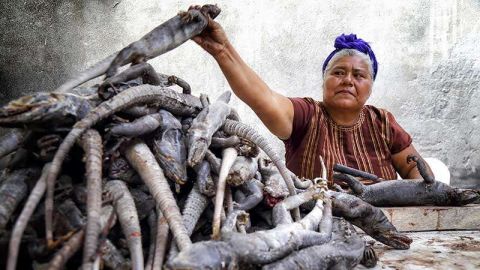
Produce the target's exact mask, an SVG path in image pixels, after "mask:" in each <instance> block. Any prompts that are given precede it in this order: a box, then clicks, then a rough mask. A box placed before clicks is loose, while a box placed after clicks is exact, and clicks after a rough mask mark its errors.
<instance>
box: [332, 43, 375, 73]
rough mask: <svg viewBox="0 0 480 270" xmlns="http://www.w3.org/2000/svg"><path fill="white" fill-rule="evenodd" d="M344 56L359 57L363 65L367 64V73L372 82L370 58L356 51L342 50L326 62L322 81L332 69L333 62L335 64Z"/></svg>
mask: <svg viewBox="0 0 480 270" xmlns="http://www.w3.org/2000/svg"><path fill="white" fill-rule="evenodd" d="M345 56H358V57H360V58H361V59H362V60H364V61H365V63H367V66H368V72H370V75H371V76H372V80H373V78H374V73H373V64H372V60H370V57H368V55H366V54H364V53H362V52H360V51H357V50H356V49H343V50H341V51H339V52H337V53H336V54H334V55H333V56H332V58H330V61H328V63H327V66H326V67H325V69H324V70H323V79H325V75H326V74H327V72H328V71H329V70H330V69H331V68H332V66H333V64H334V63H335V62H337V60H338V59H340V58H342V57H345Z"/></svg>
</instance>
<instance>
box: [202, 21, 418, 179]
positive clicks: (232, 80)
mask: <svg viewBox="0 0 480 270" xmlns="http://www.w3.org/2000/svg"><path fill="white" fill-rule="evenodd" d="M193 40H194V41H195V42H196V43H197V44H199V45H200V46H201V47H202V48H203V49H205V50H206V51H207V52H208V53H210V54H211V55H212V56H213V57H214V58H215V60H216V61H217V63H218V65H219V66H220V68H221V70H222V72H223V73H224V75H225V77H226V78H227V81H228V83H229V84H230V87H231V88H232V89H233V91H234V93H235V94H236V95H237V96H238V97H239V98H240V99H241V100H243V101H244V102H245V103H247V105H248V106H250V107H251V108H252V109H253V111H254V112H255V113H256V114H257V115H258V117H259V118H260V119H261V120H262V122H263V123H264V124H265V125H266V126H267V128H268V129H269V130H270V131H271V132H272V133H273V134H275V135H276V136H277V137H279V138H280V139H282V140H283V141H284V143H285V147H286V162H287V167H288V168H289V169H290V170H292V171H293V172H294V173H295V174H297V175H298V176H300V177H306V178H310V179H312V178H313V177H316V176H319V175H321V166H320V164H319V158H318V156H319V155H321V156H322V157H323V158H324V159H325V161H326V165H327V170H328V172H327V173H328V178H329V181H330V183H331V182H332V167H333V164H335V163H341V164H344V165H347V166H349V167H353V168H357V169H360V170H363V171H368V172H371V173H374V174H376V175H378V176H379V177H381V178H383V179H396V173H397V172H398V174H399V175H400V176H401V177H402V178H407V179H413V178H417V179H418V178H421V176H420V174H419V172H418V170H417V169H416V167H415V164H414V163H407V156H408V155H412V154H413V155H416V156H419V154H418V153H417V151H416V150H415V147H414V146H413V145H412V143H411V142H412V139H411V137H410V135H409V134H408V133H406V132H405V131H404V130H403V129H402V128H401V127H400V126H399V125H398V124H397V122H396V121H395V119H394V117H393V115H392V114H391V113H389V112H387V111H386V110H382V109H378V108H375V107H373V106H370V105H365V103H366V101H367V99H368V98H369V97H370V94H371V91H372V85H373V81H374V80H375V77H376V74H377V61H376V59H375V55H374V54H373V51H372V50H371V48H370V46H369V45H368V44H367V43H366V42H364V41H363V40H361V39H357V38H356V36H355V35H347V36H346V35H341V36H339V37H338V38H337V40H336V41H335V46H336V49H335V50H334V51H333V52H332V53H331V54H330V55H329V56H328V57H327V59H326V60H325V63H324V66H323V79H324V84H323V90H324V91H323V102H317V101H314V100H312V99H310V98H288V97H285V96H283V95H280V94H278V93H276V92H275V91H273V90H271V89H270V88H269V87H268V85H267V84H265V82H264V81H263V80H262V79H261V78H260V77H259V76H258V75H257V74H256V73H255V72H254V71H253V70H252V69H251V68H250V67H249V66H248V65H247V64H246V63H245V62H244V61H243V60H242V58H241V57H240V55H239V54H238V53H237V52H236V50H235V49H234V48H233V46H232V44H231V43H230V42H229V40H228V38H227V36H226V34H225V32H224V30H223V29H222V27H221V26H220V25H219V24H218V23H217V22H215V21H213V20H210V21H209V24H208V27H207V28H206V29H205V30H204V32H203V33H202V34H200V35H198V36H196V37H195V38H193Z"/></svg>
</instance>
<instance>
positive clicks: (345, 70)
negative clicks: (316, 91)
mask: <svg viewBox="0 0 480 270" xmlns="http://www.w3.org/2000/svg"><path fill="white" fill-rule="evenodd" d="M372 84H373V80H372V75H371V73H370V71H369V70H368V63H366V61H365V60H364V59H362V58H361V57H359V56H345V57H342V58H339V59H338V60H336V62H334V63H333V64H332V67H331V68H330V70H328V71H327V73H326V74H325V80H324V83H323V88H324V89H323V102H324V103H325V104H326V105H327V107H329V108H332V109H349V110H360V109H361V108H362V107H363V105H365V103H366V102H367V99H368V98H369V97H370V93H371V92H372Z"/></svg>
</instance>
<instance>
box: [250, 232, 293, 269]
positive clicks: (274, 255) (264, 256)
mask: <svg viewBox="0 0 480 270" xmlns="http://www.w3.org/2000/svg"><path fill="white" fill-rule="evenodd" d="M298 242H299V240H298V239H296V236H294V235H291V238H290V239H289V240H288V242H287V244H286V245H283V246H281V247H278V248H275V249H271V250H269V251H256V252H249V253H248V255H247V256H245V261H247V262H249V263H252V264H267V263H271V262H274V261H276V260H278V259H280V258H283V257H285V256H287V255H288V254H290V253H292V252H293V251H295V250H296V249H297V248H298Z"/></svg>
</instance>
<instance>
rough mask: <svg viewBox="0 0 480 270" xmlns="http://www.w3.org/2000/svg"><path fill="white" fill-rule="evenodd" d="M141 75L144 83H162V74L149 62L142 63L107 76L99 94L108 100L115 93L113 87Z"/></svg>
mask: <svg viewBox="0 0 480 270" xmlns="http://www.w3.org/2000/svg"><path fill="white" fill-rule="evenodd" d="M139 77H141V78H142V80H143V83H145V84H151V85H160V84H161V83H162V81H161V79H160V76H159V75H158V74H157V73H156V72H155V69H154V68H153V67H152V66H151V65H150V64H148V63H140V64H137V65H134V66H131V67H129V68H128V69H127V70H125V71H123V72H122V73H120V74H117V75H115V76H113V77H110V78H107V79H106V80H104V81H103V83H102V84H101V85H100V86H99V87H98V95H99V96H100V97H101V98H102V99H104V100H106V99H109V98H111V97H112V96H113V95H114V93H113V92H112V91H111V89H110V88H111V87H115V86H116V85H118V84H120V83H124V82H127V81H130V80H133V79H136V78H139Z"/></svg>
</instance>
